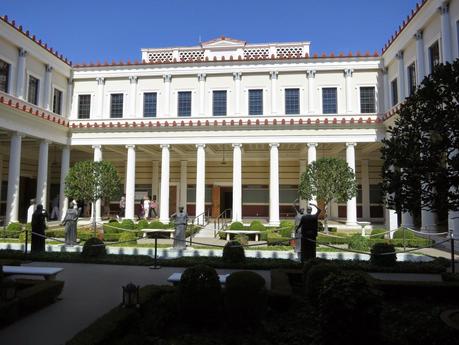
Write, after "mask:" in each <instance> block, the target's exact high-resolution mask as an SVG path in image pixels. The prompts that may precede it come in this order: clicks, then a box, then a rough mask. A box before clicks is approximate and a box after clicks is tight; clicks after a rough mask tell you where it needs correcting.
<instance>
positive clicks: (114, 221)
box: [108, 218, 118, 223]
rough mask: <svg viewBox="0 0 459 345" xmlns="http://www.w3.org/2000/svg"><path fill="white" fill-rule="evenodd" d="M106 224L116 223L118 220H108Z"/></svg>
mask: <svg viewBox="0 0 459 345" xmlns="http://www.w3.org/2000/svg"><path fill="white" fill-rule="evenodd" d="M108 222H109V223H118V220H117V219H115V218H110V219H109V220H108Z"/></svg>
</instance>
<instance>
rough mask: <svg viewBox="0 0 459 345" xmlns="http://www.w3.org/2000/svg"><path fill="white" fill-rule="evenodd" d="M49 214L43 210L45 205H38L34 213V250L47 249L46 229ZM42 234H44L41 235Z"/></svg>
mask: <svg viewBox="0 0 459 345" xmlns="http://www.w3.org/2000/svg"><path fill="white" fill-rule="evenodd" d="M46 218H48V215H47V213H46V211H45V210H43V205H37V209H36V210H35V212H34V213H33V215H32V252H44V251H45V237H44V236H45V229H46V221H45V219H46ZM40 235H42V236H43V237H42V236H40Z"/></svg>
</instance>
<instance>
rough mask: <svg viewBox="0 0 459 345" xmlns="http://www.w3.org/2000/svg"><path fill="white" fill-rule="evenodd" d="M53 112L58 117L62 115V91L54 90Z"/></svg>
mask: <svg viewBox="0 0 459 345" xmlns="http://www.w3.org/2000/svg"><path fill="white" fill-rule="evenodd" d="M53 112H54V113H56V114H59V115H61V114H62V91H60V90H58V89H54V95H53Z"/></svg>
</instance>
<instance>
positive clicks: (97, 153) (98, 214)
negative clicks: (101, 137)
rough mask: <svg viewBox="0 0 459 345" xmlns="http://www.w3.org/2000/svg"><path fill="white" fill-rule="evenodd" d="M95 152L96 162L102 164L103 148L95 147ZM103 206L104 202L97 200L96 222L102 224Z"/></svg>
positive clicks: (92, 218)
mask: <svg viewBox="0 0 459 345" xmlns="http://www.w3.org/2000/svg"><path fill="white" fill-rule="evenodd" d="M92 148H93V150H94V162H100V161H102V146H101V145H93V146H92ZM101 206H102V202H101V200H100V199H98V200H96V205H95V213H96V222H99V223H100V222H102V216H101V215H102V212H101ZM93 211H94V209H93V208H92V207H91V220H90V221H91V222H93V221H94V214H93Z"/></svg>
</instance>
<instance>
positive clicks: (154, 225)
mask: <svg viewBox="0 0 459 345" xmlns="http://www.w3.org/2000/svg"><path fill="white" fill-rule="evenodd" d="M148 228H150V229H164V224H163V223H161V222H160V221H159V220H154V221H152V222H150V224H149V225H148Z"/></svg>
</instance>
